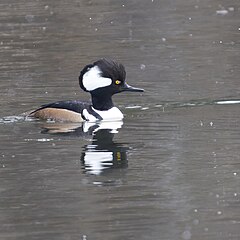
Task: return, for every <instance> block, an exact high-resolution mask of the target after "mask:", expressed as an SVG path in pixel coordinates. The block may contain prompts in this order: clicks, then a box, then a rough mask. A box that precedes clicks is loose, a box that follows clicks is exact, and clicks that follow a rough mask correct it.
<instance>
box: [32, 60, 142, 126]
mask: <svg viewBox="0 0 240 240" xmlns="http://www.w3.org/2000/svg"><path fill="white" fill-rule="evenodd" d="M125 78H126V72H125V68H124V66H123V65H122V64H119V63H117V62H115V61H112V60H107V59H100V60H98V61H96V62H94V63H93V64H89V65H87V66H85V67H84V68H83V70H82V71H81V72H80V76H79V84H80V87H81V88H82V89H83V90H84V91H86V92H89V93H90V94H91V97H92V103H91V104H90V103H84V102H81V101H60V102H55V103H50V104H46V105H43V106H42V107H40V108H38V109H36V110H34V111H32V112H31V113H30V114H29V115H28V116H29V117H34V118H39V119H52V120H57V121H68V122H83V121H90V122H95V121H99V120H104V121H119V120H122V119H123V114H122V113H121V111H120V110H119V109H118V108H117V107H114V105H113V101H112V96H113V95H114V94H116V93H120V92H123V91H129V92H143V89H140V88H134V87H131V86H129V85H128V84H127V83H126V81H125Z"/></svg>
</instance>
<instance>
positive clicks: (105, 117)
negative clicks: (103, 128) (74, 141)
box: [83, 107, 123, 122]
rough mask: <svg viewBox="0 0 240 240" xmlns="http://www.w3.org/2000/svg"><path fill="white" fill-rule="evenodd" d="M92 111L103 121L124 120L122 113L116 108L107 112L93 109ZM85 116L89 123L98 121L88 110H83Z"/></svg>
mask: <svg viewBox="0 0 240 240" xmlns="http://www.w3.org/2000/svg"><path fill="white" fill-rule="evenodd" d="M92 109H93V110H94V111H95V112H96V113H97V114H99V115H100V116H101V117H102V121H120V120H122V119H123V114H122V112H121V111H120V110H119V109H118V108H116V107H112V108H110V109H109V110H106V111H99V110H96V109H94V108H93V107H92ZM83 116H84V118H85V119H86V120H87V121H89V122H96V121H97V120H98V119H97V118H96V117H94V116H93V115H92V114H90V113H89V112H88V111H87V109H84V110H83Z"/></svg>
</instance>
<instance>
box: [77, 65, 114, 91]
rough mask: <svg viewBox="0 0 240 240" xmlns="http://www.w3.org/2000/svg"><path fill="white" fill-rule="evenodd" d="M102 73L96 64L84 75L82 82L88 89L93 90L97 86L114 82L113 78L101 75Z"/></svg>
mask: <svg viewBox="0 0 240 240" xmlns="http://www.w3.org/2000/svg"><path fill="white" fill-rule="evenodd" d="M101 73H102V72H101V70H100V69H99V67H98V66H94V67H92V68H91V69H90V70H89V71H88V72H86V73H85V74H84V75H83V80H82V82H83V86H84V87H85V88H86V89H87V91H93V90H95V89H97V88H101V87H107V86H110V85H111V84H112V79H111V78H104V77H101Z"/></svg>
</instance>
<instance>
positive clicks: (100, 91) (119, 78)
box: [79, 58, 144, 96]
mask: <svg viewBox="0 0 240 240" xmlns="http://www.w3.org/2000/svg"><path fill="white" fill-rule="evenodd" d="M79 84H80V87H81V88H82V89H83V90H84V91H86V92H90V93H91V95H108V96H112V95H113V94H116V93H120V92H123V91H128V92H143V91H144V90H143V89H140V88H135V87H131V86H129V85H128V84H127V83H126V71H125V68H124V66H123V65H122V64H121V63H117V62H115V61H113V60H109V59H105V58H102V59H99V60H98V61H96V62H94V63H93V64H89V65H87V66H85V67H84V68H83V70H82V71H81V72H80V76H79Z"/></svg>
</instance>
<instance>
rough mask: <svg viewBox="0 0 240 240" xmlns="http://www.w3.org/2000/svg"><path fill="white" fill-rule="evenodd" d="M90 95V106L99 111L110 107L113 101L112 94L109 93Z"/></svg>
mask: <svg viewBox="0 0 240 240" xmlns="http://www.w3.org/2000/svg"><path fill="white" fill-rule="evenodd" d="M91 96H92V106H93V107H94V108H95V109H96V110H100V111H106V110H109V109H110V108H112V107H113V106H114V105H113V101H112V96H109V95H104V94H103V95H102V94H101V95H91Z"/></svg>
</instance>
